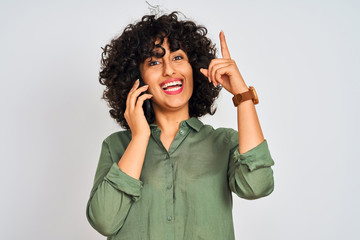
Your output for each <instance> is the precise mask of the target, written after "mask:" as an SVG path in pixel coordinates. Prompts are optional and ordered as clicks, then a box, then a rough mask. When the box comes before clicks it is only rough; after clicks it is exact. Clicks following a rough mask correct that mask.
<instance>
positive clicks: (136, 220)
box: [86, 118, 274, 240]
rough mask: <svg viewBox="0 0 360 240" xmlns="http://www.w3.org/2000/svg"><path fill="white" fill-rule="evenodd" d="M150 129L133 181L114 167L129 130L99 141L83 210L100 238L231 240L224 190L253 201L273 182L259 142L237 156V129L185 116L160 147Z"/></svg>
mask: <svg viewBox="0 0 360 240" xmlns="http://www.w3.org/2000/svg"><path fill="white" fill-rule="evenodd" d="M150 128H151V137H150V138H149V142H148V146H147V149H146V155H145V159H144V164H143V167H142V171H141V176H140V180H137V179H135V178H132V177H130V176H129V175H127V174H126V173H124V172H123V171H121V170H120V168H119V167H118V165H117V163H118V162H119V160H120V158H121V156H122V154H123V153H124V151H125V149H126V147H127V146H128V144H129V142H130V140H131V132H130V130H127V131H120V132H116V133H113V134H111V135H110V136H109V137H107V138H106V139H105V140H104V142H103V144H102V150H101V154H100V160H99V163H98V167H97V170H96V175H95V180H94V186H93V188H92V190H91V194H90V199H89V201H88V204H87V209H86V214H87V218H88V221H89V222H90V224H91V225H92V226H93V227H94V228H95V229H96V230H97V231H98V232H99V233H101V234H103V235H105V236H108V239H126V240H129V239H131V240H140V239H141V240H183V239H184V240H193V239H194V240H195V239H206V240H212V239H214V240H232V239H235V238H234V227H233V217H232V194H231V191H232V192H234V193H235V194H236V195H238V196H239V197H241V198H245V199H255V198H260V197H264V196H266V195H268V194H270V193H271V192H272V191H273V188H274V182H273V171H272V169H271V166H272V165H273V164H274V162H273V160H272V158H271V156H270V153H269V150H268V145H267V141H266V140H264V141H263V142H262V143H260V144H259V145H258V146H256V147H254V148H253V149H251V150H249V151H248V152H246V153H243V154H239V150H238V147H239V144H238V132H237V131H235V130H233V129H231V128H218V129H214V128H212V127H211V126H210V125H204V124H203V123H202V122H201V121H200V120H198V119H197V118H190V119H188V120H185V121H183V122H181V124H180V129H179V131H178V132H177V134H176V136H175V139H174V140H173V142H172V144H171V146H170V148H169V151H167V150H166V149H165V147H164V146H163V145H162V143H161V141H160V129H159V128H158V127H157V126H156V125H150Z"/></svg>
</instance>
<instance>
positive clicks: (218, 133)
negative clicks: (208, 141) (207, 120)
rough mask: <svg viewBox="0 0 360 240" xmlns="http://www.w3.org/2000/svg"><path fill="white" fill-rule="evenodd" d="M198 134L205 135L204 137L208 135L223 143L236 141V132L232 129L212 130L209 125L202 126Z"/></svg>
mask: <svg viewBox="0 0 360 240" xmlns="http://www.w3.org/2000/svg"><path fill="white" fill-rule="evenodd" d="M200 132H202V133H205V134H206V135H208V134H209V135H211V136H213V137H214V138H216V139H217V140H219V141H221V142H224V143H230V142H234V141H235V142H236V141H237V140H238V132H237V131H236V130H235V129H233V128H226V127H220V128H214V127H213V126H211V125H209V124H204V125H203V126H202V128H201V129H200Z"/></svg>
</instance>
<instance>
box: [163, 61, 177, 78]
mask: <svg viewBox="0 0 360 240" xmlns="http://www.w3.org/2000/svg"><path fill="white" fill-rule="evenodd" d="M163 66H164V67H163V75H164V76H171V75H173V74H174V73H175V69H174V66H173V65H172V63H171V61H168V60H165V61H164V65H163Z"/></svg>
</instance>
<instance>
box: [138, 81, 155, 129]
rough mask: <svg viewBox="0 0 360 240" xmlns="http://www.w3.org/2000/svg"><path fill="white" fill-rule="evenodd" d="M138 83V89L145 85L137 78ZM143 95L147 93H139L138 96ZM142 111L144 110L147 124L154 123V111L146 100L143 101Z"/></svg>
mask: <svg viewBox="0 0 360 240" xmlns="http://www.w3.org/2000/svg"><path fill="white" fill-rule="evenodd" d="M139 81H140V82H139V83H140V85H139V87H142V86H144V85H145V83H144V81H143V80H142V79H141V78H139ZM144 93H148V91H145V92H143V93H141V94H140V96H141V95H142V94H144ZM143 110H144V115H145V118H146V120H147V121H148V123H152V122H153V121H154V119H155V114H154V110H153V108H152V105H151V101H150V99H146V100H145V101H144V104H143Z"/></svg>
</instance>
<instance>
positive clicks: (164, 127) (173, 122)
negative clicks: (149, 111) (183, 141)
mask: <svg viewBox="0 0 360 240" xmlns="http://www.w3.org/2000/svg"><path fill="white" fill-rule="evenodd" d="M154 112H155V122H154V123H155V124H156V125H157V126H158V127H159V129H160V130H161V132H162V133H165V134H166V133H171V132H177V131H178V130H179V128H180V123H181V122H182V121H184V120H187V119H189V118H190V115H189V108H183V109H181V110H177V111H173V112H169V111H166V112H165V111H161V109H158V108H156V107H154Z"/></svg>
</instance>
